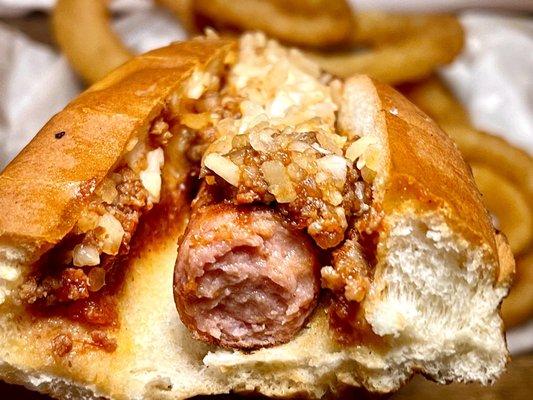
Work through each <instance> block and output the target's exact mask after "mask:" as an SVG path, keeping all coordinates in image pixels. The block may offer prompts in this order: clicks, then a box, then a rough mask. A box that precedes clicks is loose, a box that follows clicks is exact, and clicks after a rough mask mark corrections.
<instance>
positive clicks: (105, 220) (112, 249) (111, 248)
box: [98, 213, 125, 255]
mask: <svg viewBox="0 0 533 400" xmlns="http://www.w3.org/2000/svg"><path fill="white" fill-rule="evenodd" d="M98 226H99V227H101V228H103V229H104V234H103V235H102V237H101V240H102V251H103V252H104V253H106V254H111V255H116V254H117V253H118V250H119V248H120V244H121V243H122V238H123V237H124V233H125V232H124V228H123V227H122V224H121V223H120V222H119V220H118V219H116V218H115V217H114V216H113V215H111V214H109V213H107V214H104V215H102V216H101V217H100V221H98Z"/></svg>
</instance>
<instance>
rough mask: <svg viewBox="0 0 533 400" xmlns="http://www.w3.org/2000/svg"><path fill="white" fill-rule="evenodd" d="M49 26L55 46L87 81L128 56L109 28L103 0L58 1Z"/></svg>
mask: <svg viewBox="0 0 533 400" xmlns="http://www.w3.org/2000/svg"><path fill="white" fill-rule="evenodd" d="M52 26H53V31H54V35H55V38H56V41H57V43H58V44H59V47H61V49H62V50H63V52H64V53H65V55H66V56H67V58H68V59H69V61H70V63H71V64H72V67H73V68H74V69H75V70H76V72H78V73H79V74H80V75H81V76H82V78H83V79H84V81H85V82H87V83H93V82H95V81H98V80H99V79H101V78H102V77H104V76H105V75H106V74H107V73H108V72H109V71H111V70H113V69H115V68H116V67H118V66H119V65H121V64H123V63H125V62H126V61H128V60H129V59H130V58H131V57H132V54H131V53H130V51H129V50H128V49H127V48H126V47H125V46H124V45H123V44H122V42H121V41H120V39H119V38H118V36H117V35H116V34H115V33H114V32H113V31H112V30H111V27H110V24H109V14H108V11H107V1H104V0H58V1H57V4H56V7H55V9H54V13H53V18H52Z"/></svg>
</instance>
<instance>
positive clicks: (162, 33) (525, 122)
mask: <svg viewBox="0 0 533 400" xmlns="http://www.w3.org/2000/svg"><path fill="white" fill-rule="evenodd" d="M53 2H54V1H53V0H0V15H13V14H17V15H20V14H24V13H25V12H27V11H28V10H31V9H34V8H40V9H46V8H48V7H50V5H51V4H52V3H53ZM414 3H415V0H410V1H405V2H393V1H390V0H388V3H387V4H388V5H389V6H392V7H394V5H395V4H396V5H398V4H402V5H404V6H406V7H407V5H409V4H411V5H413V4H414ZM417 3H419V4H420V3H421V1H417ZM423 3H424V4H425V6H424V7H427V4H429V3H430V2H423ZM443 3H444V0H442V1H441V0H439V1H435V2H431V4H433V6H439V5H440V6H439V7H442V4H443ZM459 3H462V4H463V5H464V4H465V3H468V1H463V2H459V1H452V2H448V6H449V7H452V8H455V7H458V4H459ZM470 3H472V1H471V2H470ZM489 3H491V4H495V3H499V4H503V3H505V4H506V5H508V6H509V7H510V6H512V5H515V6H517V5H518V6H521V8H522V9H527V8H528V7H529V8H531V2H524V1H505V2H503V1H494V2H492V1H489ZM371 4H373V5H374V6H379V7H382V8H383V7H385V5H384V4H385V0H380V1H375V0H372V2H370V0H359V1H357V5H358V6H359V7H361V8H368V6H369V5H371ZM484 4H485V5H486V4H487V3H486V2H485V3H484ZM113 7H115V8H116V9H120V10H121V11H123V12H125V11H127V12H125V13H122V14H121V15H122V16H121V18H120V19H119V20H117V21H115V22H114V23H115V29H116V30H117V32H118V33H119V34H120V35H121V36H122V38H123V40H124V41H125V43H126V44H127V45H129V46H130V47H131V48H132V49H134V50H136V51H138V52H141V51H146V50H149V49H152V48H155V47H159V46H164V45H166V44H168V43H170V42H172V41H176V40H180V39H183V38H184V37H185V33H184V31H183V30H182V29H181V28H180V27H179V26H178V25H177V23H176V21H175V19H174V18H172V17H171V16H170V15H169V14H168V13H166V12H164V11H162V10H160V9H156V8H154V7H153V6H152V2H151V0H117V1H115V2H114V3H113ZM396 8H397V7H396ZM407 8H408V7H407ZM147 20H150V24H146V23H145V22H146V21H147ZM462 22H463V24H464V26H465V28H466V32H467V42H466V48H465V50H464V52H463V54H462V55H461V56H460V57H459V58H458V59H457V60H456V61H455V62H454V64H453V65H451V66H449V67H447V68H445V69H444V70H443V75H444V76H445V78H446V79H447V80H448V82H449V83H450V85H451V86H452V89H453V90H454V91H455V92H456V93H457V95H458V96H459V97H460V98H461V100H462V101H463V102H464V104H465V105H466V107H467V108H468V110H469V111H470V114H471V116H472V118H473V121H474V123H475V124H476V125H477V126H478V127H479V128H481V129H484V130H487V131H490V132H492V133H494V134H497V135H501V136H502V137H504V138H506V139H507V140H509V141H510V142H512V143H514V144H516V145H518V146H522V147H523V148H524V149H526V150H527V151H529V152H530V153H531V154H533V87H532V83H533V81H532V75H531V74H532V71H533V57H532V54H533V21H532V20H531V19H529V20H527V19H524V18H512V17H504V16H497V15H488V14H483V13H474V12H469V13H467V14H464V15H463V17H462ZM0 90H1V93H2V96H0V168H3V166H5V165H6V163H7V162H9V160H10V159H11V158H12V157H14V156H15V155H16V154H17V153H18V152H19V151H20V149H21V148H22V147H23V146H24V145H25V144H26V143H27V142H28V141H29V140H31V138H32V137H33V136H34V134H35V133H36V132H37V131H38V130H39V129H40V127H41V126H42V125H43V124H44V123H45V122H46V121H47V120H48V119H49V118H50V117H51V116H52V115H53V114H54V113H56V112H57V111H59V110H60V109H61V108H62V107H63V106H64V105H65V104H66V103H67V102H68V101H69V100H70V99H71V98H72V97H74V96H75V95H76V94H77V93H78V92H79V91H80V90H81V87H80V86H79V82H78V80H77V79H76V78H75V76H74V74H73V73H72V72H71V70H70V69H69V67H68V64H67V62H66V61H65V59H64V58H63V57H61V56H59V55H57V54H55V53H54V51H53V50H52V49H50V48H48V47H46V46H43V45H40V44H37V43H35V42H32V41H30V40H29V39H27V38H25V37H24V36H23V35H21V34H19V33H17V32H14V31H12V30H10V29H9V28H7V27H6V26H5V25H1V24H0ZM508 342H509V348H510V349H511V351H512V352H514V353H516V352H522V351H526V350H531V349H532V348H533V322H531V323H530V324H526V325H525V326H523V327H521V328H518V329H514V330H513V331H511V332H509V334H508Z"/></svg>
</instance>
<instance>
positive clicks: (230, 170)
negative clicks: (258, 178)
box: [204, 153, 241, 186]
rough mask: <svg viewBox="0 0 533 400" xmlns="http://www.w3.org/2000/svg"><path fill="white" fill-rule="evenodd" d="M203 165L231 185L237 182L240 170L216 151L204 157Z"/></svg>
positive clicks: (235, 184)
mask: <svg viewBox="0 0 533 400" xmlns="http://www.w3.org/2000/svg"><path fill="white" fill-rule="evenodd" d="M204 165H205V166H206V167H207V168H209V169H210V170H211V171H213V172H214V173H215V174H217V175H218V176H220V177H221V178H222V179H224V180H225V181H226V182H228V183H229V184H231V185H233V186H237V185H238V184H239V180H240V175H241V172H240V170H239V167H238V166H237V165H235V164H234V163H233V162H232V161H231V160H230V159H228V158H226V157H223V156H221V155H220V154H217V153H210V154H208V155H207V156H206V157H205V159H204Z"/></svg>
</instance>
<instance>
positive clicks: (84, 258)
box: [72, 244, 100, 267]
mask: <svg viewBox="0 0 533 400" xmlns="http://www.w3.org/2000/svg"><path fill="white" fill-rule="evenodd" d="M72 263H73V264H74V265H75V266H76V267H85V266H92V265H98V264H100V254H99V253H98V249H97V248H96V247H95V246H90V245H85V244H78V245H76V246H75V247H74V250H73V251H72Z"/></svg>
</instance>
